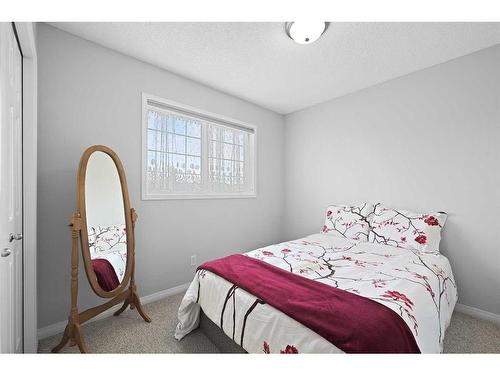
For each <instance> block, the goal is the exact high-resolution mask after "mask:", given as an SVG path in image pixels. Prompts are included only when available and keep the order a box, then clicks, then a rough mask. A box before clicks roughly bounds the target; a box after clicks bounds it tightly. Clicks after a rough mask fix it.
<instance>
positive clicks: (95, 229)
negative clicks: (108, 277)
mask: <svg viewBox="0 0 500 375" xmlns="http://www.w3.org/2000/svg"><path fill="white" fill-rule="evenodd" d="M87 231H88V237H89V250H90V257H91V258H92V259H105V260H107V261H108V262H109V263H110V264H111V266H112V267H113V269H114V271H115V273H116V276H117V278H118V281H119V283H121V282H122V280H123V276H124V275H125V269H126V266H127V239H126V232H125V224H117V225H110V226H103V225H93V226H89V227H88V228H87Z"/></svg>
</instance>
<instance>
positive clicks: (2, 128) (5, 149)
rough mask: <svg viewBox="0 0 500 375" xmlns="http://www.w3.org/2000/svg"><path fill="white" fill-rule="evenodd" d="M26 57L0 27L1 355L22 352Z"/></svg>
mask: <svg viewBox="0 0 500 375" xmlns="http://www.w3.org/2000/svg"><path fill="white" fill-rule="evenodd" d="M21 72H22V56H21V52H20V50H19V47H18V44H17V39H16V35H15V33H14V29H13V25H12V24H11V23H8V22H2V23H0V353H22V352H23V271H22V270H23V253H22V250H23V243H22V222H23V220H22V219H23V216H22V215H23V208H22V117H21V116H22V75H21Z"/></svg>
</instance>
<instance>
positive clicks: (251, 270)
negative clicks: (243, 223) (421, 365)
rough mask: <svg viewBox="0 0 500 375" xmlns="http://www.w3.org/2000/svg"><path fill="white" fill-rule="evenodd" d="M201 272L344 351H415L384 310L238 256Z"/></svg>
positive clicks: (363, 299) (399, 325)
mask: <svg viewBox="0 0 500 375" xmlns="http://www.w3.org/2000/svg"><path fill="white" fill-rule="evenodd" d="M198 269H205V270H207V271H210V272H212V273H215V274H216V275H219V276H221V277H223V278H224V279H226V280H227V281H229V282H231V283H233V284H235V285H237V286H238V287H240V288H242V289H244V290H246V291H247V292H249V293H251V294H253V295H254V296H255V297H257V298H260V299H261V300H263V301H264V302H266V303H267V304H269V305H271V306H273V307H274V308H276V309H278V310H280V311H281V312H283V313H285V314H286V315H288V316H289V317H291V318H293V319H295V320H296V321H298V322H300V323H302V324H303V325H304V326H306V327H308V328H309V329H311V330H312V331H314V332H316V333H317V334H318V335H320V336H322V337H324V338H325V339H327V340H328V341H330V342H331V343H332V344H333V345H335V346H336V347H337V348H339V349H341V350H343V351H344V352H346V353H420V349H419V348H418V346H417V343H416V342H415V338H414V337H413V334H412V333H411V331H410V329H409V328H408V326H407V325H406V323H405V322H404V320H403V319H402V318H401V317H400V316H399V315H398V314H397V313H396V312H395V311H393V310H391V309H390V308H388V307H386V306H384V305H382V304H380V303H378V302H375V301H373V300H371V299H369V298H366V297H362V296H359V295H357V294H354V293H350V292H346V291H345V290H342V289H338V288H335V287H332V286H329V285H326V284H322V283H320V282H317V281H314V280H310V279H307V278H305V277H302V276H299V275H296V274H293V273H291V272H289V271H285V270H282V269H281V268H278V267H275V266H273V265H271V264H268V263H265V262H263V261H261V260H258V259H254V258H250V257H247V256H244V255H241V254H236V255H230V256H227V257H225V258H220V259H216V260H213V261H209V262H206V263H204V264H202V265H201V266H200V267H198Z"/></svg>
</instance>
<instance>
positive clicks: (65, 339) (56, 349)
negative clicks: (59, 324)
mask: <svg viewBox="0 0 500 375" xmlns="http://www.w3.org/2000/svg"><path fill="white" fill-rule="evenodd" d="M70 324H71V323H70V322H68V324H67V325H66V328H65V329H64V334H63V337H62V339H61V342H60V343H59V344H58V345H57V346H56V347H54V348H52V350H51V352H52V353H58V352H59V350H61V349H62V348H64V346H65V345H66V344H67V343H68V341H69V339H70V333H69V331H70Z"/></svg>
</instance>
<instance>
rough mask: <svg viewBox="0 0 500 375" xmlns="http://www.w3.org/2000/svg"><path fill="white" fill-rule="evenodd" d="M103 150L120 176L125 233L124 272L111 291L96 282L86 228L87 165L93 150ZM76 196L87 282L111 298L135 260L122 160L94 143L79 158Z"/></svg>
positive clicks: (102, 294) (128, 277)
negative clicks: (116, 285)
mask: <svg viewBox="0 0 500 375" xmlns="http://www.w3.org/2000/svg"><path fill="white" fill-rule="evenodd" d="M99 151H100V152H104V153H105V154H107V155H108V156H109V157H110V158H111V159H112V160H113V162H114V164H115V167H116V171H117V172H118V176H119V178H120V185H121V193H122V198H123V214H124V215H123V216H124V218H125V233H126V235H127V264H126V267H125V274H124V275H123V280H122V282H121V283H120V285H118V287H117V288H116V289H113V290H111V291H109V292H108V291H105V290H104V289H102V287H101V286H100V285H99V283H98V282H97V276H96V274H95V271H94V267H92V258H91V256H90V248H89V237H88V228H87V206H86V201H85V181H86V176H87V165H88V162H89V159H90V157H91V156H92V154H94V153H95V152H99ZM77 186H78V188H77V197H76V201H77V203H78V212H79V213H80V215H81V220H82V228H81V234H80V246H81V249H82V257H83V264H84V266H85V271H86V274H87V279H88V280H89V284H90V286H91V287H92V290H93V291H94V292H95V294H97V295H98V296H99V297H102V298H113V297H115V296H116V295H118V294H120V292H122V291H123V289H125V287H126V286H127V284H128V282H129V280H130V274H131V270H132V266H131V264H130V263H132V262H133V261H134V260H135V257H134V250H135V248H134V243H135V241H134V231H133V230H132V215H127V212H130V200H129V195H128V187H127V178H126V177H125V171H124V169H123V165H122V162H121V161H120V158H118V155H116V153H115V152H114V151H113V150H111V149H110V148H109V147H106V146H101V145H96V146H92V147H89V148H88V149H86V150H85V152H84V153H83V155H82V157H81V159H80V165H79V167H78V179H77Z"/></svg>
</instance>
